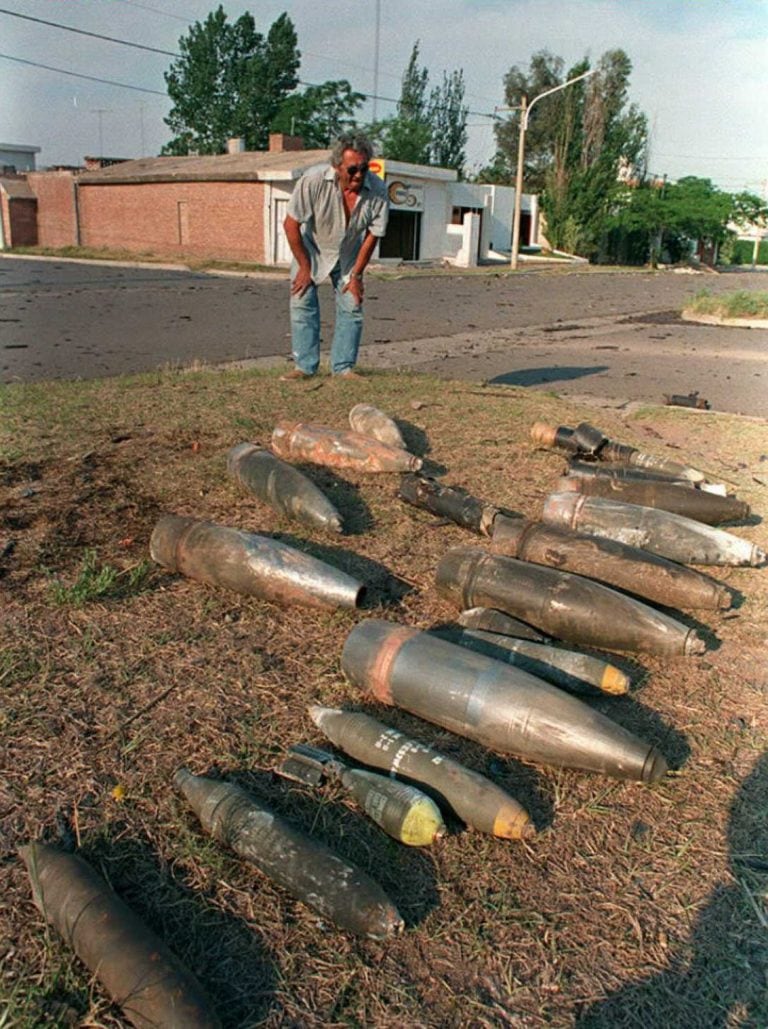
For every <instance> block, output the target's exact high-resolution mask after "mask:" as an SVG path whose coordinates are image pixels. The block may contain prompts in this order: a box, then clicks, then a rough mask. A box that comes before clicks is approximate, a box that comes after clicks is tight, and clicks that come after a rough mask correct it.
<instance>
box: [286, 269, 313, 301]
mask: <svg viewBox="0 0 768 1029" xmlns="http://www.w3.org/2000/svg"><path fill="white" fill-rule="evenodd" d="M311 285H312V271H311V269H309V268H299V270H298V271H297V272H296V275H295V276H294V278H293V282H291V296H294V297H303V296H304V294H305V293H306V292H307V290H308V289H309V287H310V286H311Z"/></svg>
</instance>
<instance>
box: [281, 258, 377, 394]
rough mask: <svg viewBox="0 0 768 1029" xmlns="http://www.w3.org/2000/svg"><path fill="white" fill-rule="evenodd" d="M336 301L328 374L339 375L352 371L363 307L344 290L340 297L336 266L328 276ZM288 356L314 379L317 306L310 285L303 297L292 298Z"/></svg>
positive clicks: (317, 356)
mask: <svg viewBox="0 0 768 1029" xmlns="http://www.w3.org/2000/svg"><path fill="white" fill-rule="evenodd" d="M331 284H332V285H333V292H334V296H335V298H336V324H335V325H334V330H333V342H332V343H331V372H332V374H333V375H339V374H340V373H341V372H344V371H346V370H347V369H348V368H352V367H354V364H355V361H357V351H358V350H359V348H360V338H361V336H362V335H363V307H362V304H356V303H355V299H354V297H353V296H352V294H351V293H350V292H349V290H347V291H346V292H345V293H342V282H341V271H340V270H339V266H338V265H336V267H335V268H334V269H333V271H332V272H331ZM291 353H292V354H293V360H294V362H295V363H296V367H297V368H299V369H301V371H303V372H305V373H306V374H307V375H314V374H315V372H316V371H317V369H318V366H319V364H320V303H319V301H318V298H317V286H316V285H315V284H314V282H313V283H312V285H311V286H310V287H309V289H308V290H307V291H306V292H305V293H304V295H303V296H300V297H296V296H293V295H292V296H291Z"/></svg>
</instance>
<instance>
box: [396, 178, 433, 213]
mask: <svg viewBox="0 0 768 1029" xmlns="http://www.w3.org/2000/svg"><path fill="white" fill-rule="evenodd" d="M387 195H388V196H389V202H390V204H391V205H392V207H399V208H402V209H403V210H407V211H423V210H424V187H423V186H421V185H419V186H415V185H413V184H412V183H410V182H403V180H402V179H393V180H392V181H391V182H390V183H389V184H388V185H387Z"/></svg>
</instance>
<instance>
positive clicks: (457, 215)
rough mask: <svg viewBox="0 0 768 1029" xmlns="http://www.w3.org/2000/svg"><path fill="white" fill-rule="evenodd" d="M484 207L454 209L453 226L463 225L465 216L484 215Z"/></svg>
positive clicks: (452, 213) (452, 215)
mask: <svg viewBox="0 0 768 1029" xmlns="http://www.w3.org/2000/svg"><path fill="white" fill-rule="evenodd" d="M482 213H483V208H482V207H454V208H452V209H451V225H463V224H464V215H465V214H482Z"/></svg>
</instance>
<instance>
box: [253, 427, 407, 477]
mask: <svg viewBox="0 0 768 1029" xmlns="http://www.w3.org/2000/svg"><path fill="white" fill-rule="evenodd" d="M271 446H272V450H273V451H274V452H275V453H276V454H277V455H278V457H282V458H284V459H285V460H286V461H310V462H311V463H313V464H321V465H325V466H327V467H328V468H349V469H353V470H355V471H358V472H417V471H418V470H419V468H421V465H422V461H421V458H420V457H415V456H414V455H413V454H409V453H408V451H407V450H402V449H401V448H399V447H392V446H389V445H388V444H387V443H382V442H381V441H380V440H377V439H374V438H373V437H372V436H363V435H362V434H361V433H359V432H344V431H342V430H340V429H331V428H329V427H328V426H325V425H310V424H307V423H304V422H288V421H283V422H278V424H277V425H276V426H275V429H274V432H273V433H272V443H271Z"/></svg>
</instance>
